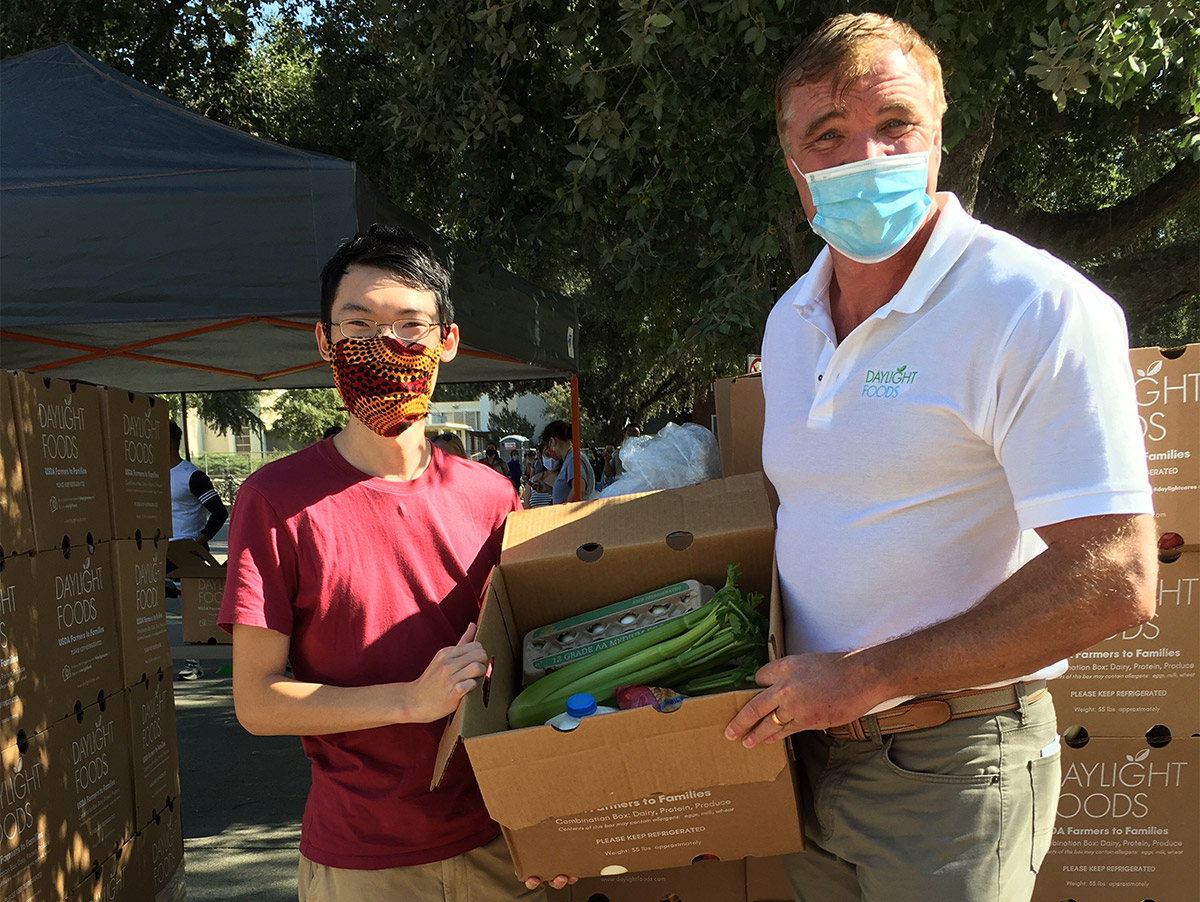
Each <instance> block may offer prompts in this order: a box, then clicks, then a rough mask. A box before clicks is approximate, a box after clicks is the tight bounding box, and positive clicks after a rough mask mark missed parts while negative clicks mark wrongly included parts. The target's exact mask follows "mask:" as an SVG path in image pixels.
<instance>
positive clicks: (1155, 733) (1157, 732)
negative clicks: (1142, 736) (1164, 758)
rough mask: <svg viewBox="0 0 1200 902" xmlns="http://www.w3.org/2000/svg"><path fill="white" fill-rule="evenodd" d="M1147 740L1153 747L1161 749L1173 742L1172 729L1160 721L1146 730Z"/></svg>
mask: <svg viewBox="0 0 1200 902" xmlns="http://www.w3.org/2000/svg"><path fill="white" fill-rule="evenodd" d="M1146 742H1147V744H1149V746H1150V748H1152V749H1161V748H1162V747H1163V746H1165V745H1168V744H1169V743H1170V742H1171V731H1170V729H1168V728H1167V727H1165V726H1163V725H1162V724H1160V723H1158V724H1155V725H1154V726H1152V727H1151V728H1150V729H1148V730H1147V731H1146Z"/></svg>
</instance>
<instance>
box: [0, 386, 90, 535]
mask: <svg viewBox="0 0 1200 902" xmlns="http://www.w3.org/2000/svg"><path fill="white" fill-rule="evenodd" d="M8 378H9V379H10V380H11V382H10V386H9V388H10V390H11V391H12V396H13V403H14V406H15V407H16V415H17V422H18V424H19V427H20V428H19V430H18V436H19V438H18V444H19V447H20V449H21V462H22V466H23V469H24V475H25V480H26V483H27V485H28V487H29V504H30V511H31V513H32V516H33V537H34V546H35V548H36V549H37V550H38V551H45V550H48V549H51V548H58V547H60V546H61V545H62V544H63V538H64V536H65V537H67V540H68V542H69V543H70V544H72V545H83V544H86V543H88V542H93V543H94V542H98V541H100V540H102V539H107V538H109V532H110V530H111V528H112V527H111V524H110V522H109V513H108V503H109V499H108V478H107V475H106V473H105V468H104V437H103V430H102V429H101V426H100V416H101V413H100V389H99V387H97V386H95V385H88V384H87V383H84V382H67V381H65V380H62V379H46V378H43V377H41V376H36V375H34V374H32V373H13V374H11V375H9V376H8Z"/></svg>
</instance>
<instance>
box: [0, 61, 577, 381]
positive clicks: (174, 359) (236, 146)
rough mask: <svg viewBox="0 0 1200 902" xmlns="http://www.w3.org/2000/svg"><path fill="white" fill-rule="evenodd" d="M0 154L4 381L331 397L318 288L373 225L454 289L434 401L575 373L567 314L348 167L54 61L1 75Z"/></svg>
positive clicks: (573, 320)
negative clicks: (429, 258) (499, 383)
mask: <svg viewBox="0 0 1200 902" xmlns="http://www.w3.org/2000/svg"><path fill="white" fill-rule="evenodd" d="M0 135H2V136H3V137H2V139H0V364H2V365H3V366H4V367H6V368H10V369H12V368H18V369H29V370H34V371H37V372H42V373H45V374H46V375H51V376H59V377H63V378H79V379H85V380H88V381H91V382H99V383H102V384H105V385H111V386H117V387H120V388H127V389H131V390H135V391H144V392H156V393H162V392H176V391H221V390H226V389H246V388H252V389H257V388H302V387H317V386H328V385H332V384H333V383H332V378H331V374H330V371H329V367H328V365H326V364H325V363H324V362H323V361H321V360H320V358H319V357H318V355H317V352H316V345H315V342H314V339H313V334H312V327H313V323H314V322H315V321H316V320H317V318H318V315H319V304H320V286H319V283H318V278H317V276H318V272H319V270H320V267H321V265H322V263H323V262H324V261H325V260H326V259H327V258H328V257H329V256H330V255H331V254H332V253H333V251H334V249H335V248H336V247H337V244H338V242H339V241H340V240H341V239H343V238H347V237H349V236H351V235H352V234H353V233H354V232H355V231H358V230H361V229H363V228H365V227H367V226H368V225H370V224H371V223H373V222H387V223H390V224H393V225H398V226H403V227H405V228H408V229H410V230H411V231H413V232H415V233H416V234H418V235H419V236H420V237H422V238H423V239H424V240H426V241H427V242H429V244H430V245H431V246H433V247H434V249H435V250H436V251H437V252H438V253H439V255H440V256H442V258H443V260H444V261H445V262H446V263H447V264H448V265H449V266H450V267H451V270H452V272H453V289H452V292H451V297H452V300H453V302H454V307H455V313H456V316H455V319H456V320H457V322H458V323H459V325H460V328H461V331H462V346H461V349H460V351H459V356H458V358H457V359H456V360H455V361H454V362H452V363H450V364H447V365H445V366H444V367H442V370H441V372H440V373H439V377H438V378H439V380H440V381H443V382H478V381H492V380H520V379H534V378H548V377H563V376H568V375H573V374H575V373H577V371H578V368H579V367H578V356H577V347H576V336H577V334H578V318H577V314H576V309H575V304H574V302H573V301H571V300H569V299H567V298H564V297H562V296H561V295H558V294H555V293H554V292H550V291H546V290H544V289H541V288H538V287H537V286H535V285H533V284H531V283H529V282H527V281H525V280H524V279H522V278H520V277H518V276H516V275H514V274H513V273H511V272H508V271H506V270H504V269H501V268H500V267H497V266H494V265H491V264H489V263H487V262H486V261H484V260H482V259H481V258H480V257H479V256H478V255H476V254H474V253H472V252H470V251H468V250H466V249H464V248H461V247H459V246H456V245H455V244H453V243H452V242H450V241H448V240H446V239H445V238H443V237H441V236H440V235H438V234H437V233H436V232H435V231H434V230H433V229H431V228H430V227H429V226H427V225H425V224H424V223H422V222H420V221H419V220H417V219H415V218H414V217H412V216H409V215H408V214H406V213H404V212H403V211H402V210H400V209H398V208H397V207H396V206H395V205H393V204H392V203H391V202H390V201H388V200H387V198H385V197H383V196H382V195H381V194H380V193H379V192H377V191H376V190H375V189H374V188H373V187H372V186H371V185H370V183H369V182H368V181H367V179H366V178H365V177H364V176H363V175H362V173H360V172H359V171H358V168H357V166H356V165H355V164H354V163H351V162H347V161H345V160H341V159H338V158H336V157H331V156H327V155H325V154H319V153H311V152H309V151H304V150H298V149H296V148H292V147H285V146H283V145H280V144H276V143H274V142H271V141H265V140H262V139H260V138H256V137H253V136H252V135H248V134H246V133H244V132H240V131H237V130H236V129H232V128H229V127H227V126H224V125H221V124H220V123H217V122H214V121H212V120H210V119H206V118H204V117H203V116H200V115H198V114H196V113H193V112H192V111H190V110H188V109H185V108H184V107H181V106H179V105H178V104H175V103H174V102H172V101H170V100H168V99H167V98H165V97H163V96H162V95H161V94H159V93H157V92H156V91H153V90H151V89H150V88H147V87H146V86H145V85H142V84H140V83H138V82H136V81H134V80H133V79H131V78H128V77H126V76H124V75H122V74H120V73H118V72H116V71H115V70H113V69H110V68H108V67H107V66H104V65H102V64H101V63H99V62H97V61H96V60H95V59H93V58H92V57H90V56H88V55H87V54H86V53H84V52H82V51H80V50H79V49H77V48H75V47H72V46H70V45H68V44H60V45H58V46H55V47H51V48H49V49H47V50H43V51H39V52H36V53H28V54H25V55H23V56H18V57H13V58H10V59H7V60H4V61H3V62H0ZM574 381H575V380H574V379H572V382H574Z"/></svg>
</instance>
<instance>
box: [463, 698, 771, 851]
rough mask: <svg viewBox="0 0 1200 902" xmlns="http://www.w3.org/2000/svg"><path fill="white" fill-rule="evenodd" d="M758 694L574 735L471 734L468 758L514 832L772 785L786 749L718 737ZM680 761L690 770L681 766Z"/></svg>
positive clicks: (616, 718)
mask: <svg viewBox="0 0 1200 902" xmlns="http://www.w3.org/2000/svg"><path fill="white" fill-rule="evenodd" d="M754 695H755V692H754V691H745V692H728V693H724V694H722V695H716V696H710V697H707V698H693V699H688V700H687V701H685V702H684V704H683V707H681V708H680V709H679V710H678V711H675V712H673V713H671V714H660V713H659V712H657V711H655V710H653V709H652V708H637V709H635V710H632V711H621V712H618V713H616V714H605V715H603V716H599V717H596V718H594V719H588V720H585V721H584V722H583V723H582V724H581V725H580V726H579V728H578V729H576V730H575V731H574V732H570V733H560V732H558V731H556V730H555V729H554V728H553V727H531V728H529V729H527V730H512V731H509V732H500V733H494V734H491V735H485V736H476V737H473V738H472V737H471V736H470V731H468V734H467V739H466V747H467V754H468V755H470V757H471V766H472V767H473V768H474V769H475V773H476V774H477V775H478V777H479V784H480V787H481V789H482V790H483V798H484V802H485V803H486V804H487V807H488V810H489V811H490V812H492V816H493V817H496V815H497V813H500V814H501V815H502V816H501V817H497V820H499V821H500V823H501V824H503V825H504V826H505V827H507V828H510V829H521V828H523V827H529V826H532V825H534V824H537V823H540V822H542V821H544V820H546V819H547V818H552V817H560V816H565V815H570V814H578V813H580V812H583V811H589V810H593V809H595V808H599V807H605V806H607V805H610V804H619V803H622V802H631V801H637V800H641V799H643V798H648V797H650V796H661V795H662V794H664V793H670V794H675V793H678V794H686V793H687V792H688V791H689V790H694V789H698V788H703V787H704V786H717V785H738V784H743V783H758V782H770V781H772V780H774V779H775V778H776V777H778V776H779V774H780V773H781V772H782V771H783V769H784V768H785V767H787V766H788V758H787V752H786V750H785V749H784V746H783V745H782V744H775V745H769V746H760V747H758V748H755V749H746V748H744V747H743V746H742V745H741V744H740V743H737V742H731V741H729V740H726V739H725V738H724V737H723V736H721V735H720V730H721V729H723V727H724V725H725V724H726V723H728V722H729V721H730V720H732V719H733V716H734V715H735V714H737V712H738V711H739V710H741V708H742V706H743V705H745V704H746V702H747V701H749V700H750V699H751V698H753V697H754ZM714 723H718V724H719V725H720V726H714ZM531 731H539V732H540V733H541V734H542V735H541V740H542V741H541V743H540V746H541V748H542V749H543V750H544V755H543V756H542V757H540V758H539V760H538V761H537V763H536V766H530V761H529V760H528V757H527V752H528V749H529V741H528V740H529V735H530V733H531ZM684 749H686V750H687V752H688V754H687V756H682V755H681V750H684ZM683 757H686V758H688V759H690V762H691V763H690V764H687V765H685V764H682V763H681V758H683ZM691 767H697V768H700V769H701V770H702V772H703V774H704V777H703V778H700V777H697V776H696V775H695V774H693V773H691V770H690V768H691Z"/></svg>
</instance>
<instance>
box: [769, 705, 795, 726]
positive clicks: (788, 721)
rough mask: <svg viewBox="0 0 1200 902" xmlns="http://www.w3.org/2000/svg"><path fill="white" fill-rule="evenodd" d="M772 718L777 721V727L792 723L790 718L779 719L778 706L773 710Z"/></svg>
mask: <svg viewBox="0 0 1200 902" xmlns="http://www.w3.org/2000/svg"><path fill="white" fill-rule="evenodd" d="M771 720H773V721H775V726H777V727H786V726H787V725H788V724H790V723H791V721H790V720H780V719H779V709H778V708H776V709H775V710H774V711H772V712H771Z"/></svg>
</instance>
